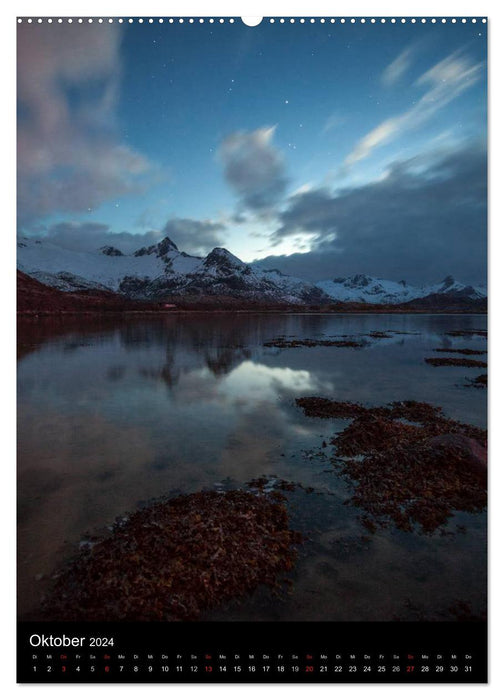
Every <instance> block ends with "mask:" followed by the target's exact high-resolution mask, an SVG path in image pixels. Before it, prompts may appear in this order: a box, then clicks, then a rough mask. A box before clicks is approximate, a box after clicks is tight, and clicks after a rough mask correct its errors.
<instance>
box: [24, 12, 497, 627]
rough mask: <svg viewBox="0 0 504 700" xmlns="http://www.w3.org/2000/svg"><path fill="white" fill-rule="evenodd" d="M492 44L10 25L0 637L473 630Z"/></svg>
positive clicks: (312, 26)
mask: <svg viewBox="0 0 504 700" xmlns="http://www.w3.org/2000/svg"><path fill="white" fill-rule="evenodd" d="M486 30H487V25H486V23H485V21H484V20H482V19H478V20H472V19H467V20H464V21H462V20H461V19H458V20H457V21H456V22H452V21H451V20H448V21H447V22H442V21H441V19H439V20H438V21H437V22H431V21H430V20H429V21H427V22H422V21H421V20H420V19H419V20H417V21H411V19H408V20H407V21H405V22H403V23H401V22H400V21H399V20H398V21H397V22H391V21H387V22H383V23H382V22H381V21H380V20H379V19H377V20H376V22H371V21H370V20H366V21H364V22H361V21H360V20H357V21H356V22H354V21H351V20H350V19H349V18H348V19H346V20H345V21H343V20H341V19H339V18H338V19H334V20H331V19H330V18H327V19H325V20H324V21H321V20H320V18H318V19H317V20H316V21H312V22H310V19H309V18H308V19H306V20H303V21H301V20H300V19H299V18H297V19H296V21H295V22H290V21H289V20H287V19H286V20H285V21H281V20H280V18H275V20H274V21H270V20H269V19H268V18H265V19H263V21H262V22H261V23H260V24H259V25H258V26H256V27H249V26H246V25H245V24H244V23H243V22H242V21H241V20H240V18H235V19H234V20H230V18H226V19H225V20H223V21H219V19H215V20H212V21H210V20H209V19H208V18H205V19H204V20H203V21H200V19H199V18H194V21H190V20H189V18H185V19H184V21H183V22H180V21H179V20H178V19H174V20H173V21H171V20H170V19H169V18H164V19H163V20H162V21H161V20H160V19H159V18H155V19H152V20H150V19H149V18H144V19H143V20H142V21H139V19H138V18H135V19H134V20H133V19H132V20H128V18H124V19H123V20H121V21H120V20H119V19H118V18H114V20H113V21H112V20H111V21H109V20H108V18H107V19H105V18H104V19H103V20H101V21H99V20H98V18H95V19H93V21H92V22H88V20H87V19H86V20H84V21H83V22H80V21H79V20H78V18H74V19H73V20H72V21H69V20H68V19H64V20H62V21H61V22H58V21H57V20H56V19H55V20H53V21H51V22H49V21H47V20H46V21H43V22H40V23H39V22H37V21H35V20H34V21H33V22H32V21H30V22H28V21H27V20H26V19H24V18H23V19H22V20H18V25H17V34H18V36H17V50H18V58H17V61H18V62H17V102H18V104H17V107H18V122H17V124H18V132H17V138H18V144H17V149H18V150H17V195H18V203H17V207H18V209H17V211H18V220H17V357H18V374H17V387H18V407H17V420H18V454H17V458H18V464H17V468H18V472H17V474H18V476H17V484H18V488H17V498H18V508H17V514H18V544H17V547H18V572H17V583H18V608H17V609H18V619H19V621H20V622H40V623H44V622H51V623H52V622H79V623H80V622H118V621H125V622H144V621H145V622H160V621H163V622H168V623H180V622H189V623H198V622H212V623H217V622H252V621H253V622H256V621H257V622H322V621H335V622H342V623H343V622H404V623H408V622H443V621H446V622H469V621H474V622H482V621H485V620H486V616H487V600H486V596H487V521H486V509H487V430H486V428H487V136H486V127H487V115H486V108H487V82H486V78H487V33H486Z"/></svg>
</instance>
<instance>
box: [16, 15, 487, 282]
mask: <svg viewBox="0 0 504 700" xmlns="http://www.w3.org/2000/svg"><path fill="white" fill-rule="evenodd" d="M486 97H487V95H486V25H485V24H483V23H482V22H481V20H478V22H477V23H476V24H473V23H471V22H470V21H468V23H466V24H462V23H461V22H460V20H459V21H458V22H457V23H456V24H451V23H448V24H441V23H439V21H438V23H437V24H435V25H433V24H430V23H428V24H420V23H419V22H417V23H416V24H414V25H412V24H411V23H407V24H405V25H403V24H400V23H396V24H391V23H390V22H387V23H386V24H385V25H382V24H380V23H377V24H373V25H372V24H370V23H369V22H367V23H366V24H360V23H356V24H351V23H350V22H349V20H347V22H346V23H345V24H341V23H340V22H339V20H338V21H337V22H336V23H335V24H331V23H330V22H329V20H326V22H325V24H320V23H319V22H317V23H315V24H310V23H309V22H307V23H305V24H299V23H296V24H294V25H292V24H289V23H285V24H280V23H279V22H278V21H277V22H275V24H270V23H269V22H268V21H267V20H263V22H262V23H261V25H260V26H259V27H255V28H250V27H246V26H244V25H243V24H242V22H241V21H240V20H239V19H237V20H236V21H235V23H234V24H229V23H226V24H223V25H221V24H219V23H218V22H215V23H214V24H209V23H208V22H205V23H204V24H203V25H200V24H198V23H195V24H191V25H190V24H188V23H187V21H186V22H185V23H184V24H178V23H174V24H169V23H168V21H167V20H165V22H164V23H163V24H159V23H157V21H156V23H155V24H148V23H147V21H146V22H144V23H143V24H138V22H135V23H134V24H133V25H128V24H122V25H119V24H118V23H117V22H115V23H114V24H112V25H110V24H102V25H99V24H97V23H96V22H95V23H93V24H92V25H78V24H76V23H73V24H72V25H68V24H64V25H58V24H52V25H49V24H47V23H45V24H43V25H36V24H32V25H28V24H27V23H26V22H24V23H23V24H20V25H18V98H19V99H18V102H19V104H18V114H19V117H18V230H19V233H21V234H22V235H30V236H38V237H41V236H47V237H49V238H51V239H53V240H55V241H57V242H59V243H60V244H61V245H64V246H66V247H69V248H73V249H77V250H93V249H96V248H98V247H100V246H102V245H104V244H105V243H112V244H113V245H116V246H118V247H119V248H121V249H122V250H123V251H124V252H131V251H133V250H135V249H136V248H139V247H140V246H142V245H145V244H146V243H151V242H154V241H156V240H159V239H160V238H162V237H163V236H164V235H169V236H170V237H171V238H172V239H173V240H174V241H175V243H177V245H178V246H179V248H180V249H181V250H185V251H186V252H188V253H193V254H198V255H204V254H206V253H208V252H209V251H210V250H211V249H212V248H213V247H215V246H224V247H226V248H228V249H229V250H231V251H232V252H233V253H234V254H235V255H237V256H239V257H240V258H241V259H243V260H246V261H252V260H254V259H258V258H266V257H267V258H268V260H267V264H268V266H270V267H278V268H280V269H281V270H283V271H285V272H288V273H291V274H296V275H297V276H302V277H306V278H308V279H312V280H318V279H326V278H331V277H335V276H342V275H350V274H355V273H360V272H364V273H368V274H374V275H376V276H380V277H385V278H389V279H395V280H398V279H406V280H407V281H409V282H412V283H418V282H434V281H439V280H440V279H441V278H443V277H444V276H446V275H447V274H453V275H455V276H456V277H457V278H459V279H460V280H461V281H466V282H471V283H478V282H482V281H484V279H485V277H486ZM287 256H288V257H287Z"/></svg>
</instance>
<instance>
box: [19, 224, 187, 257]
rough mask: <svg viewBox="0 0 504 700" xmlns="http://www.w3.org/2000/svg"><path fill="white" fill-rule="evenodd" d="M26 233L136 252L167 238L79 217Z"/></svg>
mask: <svg viewBox="0 0 504 700" xmlns="http://www.w3.org/2000/svg"><path fill="white" fill-rule="evenodd" d="M25 233H27V235H30V233H33V234H35V233H36V234H37V237H39V238H40V237H42V238H44V239H45V240H49V241H51V243H55V244H56V245H59V246H61V247H62V248H66V249H68V250H76V251H90V250H98V249H99V248H102V247H103V246H105V245H111V246H114V248H118V249H119V250H121V251H122V252H123V253H133V252H134V251H135V250H138V249H139V248H142V247H144V246H149V245H152V244H153V243H157V242H158V241H160V240H161V238H163V232H162V231H154V230H153V231H147V232H146V233H130V232H129V231H120V232H115V231H111V229H110V226H108V225H107V224H102V223H98V222H75V221H60V222H58V223H57V224H52V225H51V226H48V227H45V226H36V227H33V231H30V230H27V231H26V232H25ZM175 242H176V241H175Z"/></svg>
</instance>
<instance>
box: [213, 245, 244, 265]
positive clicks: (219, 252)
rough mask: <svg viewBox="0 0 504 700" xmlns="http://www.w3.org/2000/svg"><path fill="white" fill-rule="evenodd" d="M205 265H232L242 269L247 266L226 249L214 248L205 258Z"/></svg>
mask: <svg viewBox="0 0 504 700" xmlns="http://www.w3.org/2000/svg"><path fill="white" fill-rule="evenodd" d="M204 265H206V266H207V267H208V266H210V265H218V266H220V265H232V266H239V267H242V266H243V265H245V263H243V262H242V261H241V260H240V258H237V257H236V255H233V254H232V253H230V252H229V250H227V249H226V248H214V249H213V250H212V251H211V252H210V253H209V254H208V255H207V256H206V258H205V261H204Z"/></svg>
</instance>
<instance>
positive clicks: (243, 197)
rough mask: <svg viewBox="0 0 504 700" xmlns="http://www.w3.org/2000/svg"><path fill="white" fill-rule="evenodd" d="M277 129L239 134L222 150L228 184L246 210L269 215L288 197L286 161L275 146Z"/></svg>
mask: <svg viewBox="0 0 504 700" xmlns="http://www.w3.org/2000/svg"><path fill="white" fill-rule="evenodd" d="M274 133H275V127H265V128H262V129H256V130H255V131H237V132H234V133H233V134H230V135H229V136H227V137H226V138H225V139H224V140H223V142H222V144H221V147H220V149H219V156H220V159H221V162H222V164H223V166H224V176H225V178H226V181H227V182H228V183H229V185H230V186H231V187H232V189H233V190H234V191H235V192H236V194H237V195H238V197H239V199H240V204H241V206H242V207H243V208H245V209H248V210H251V211H253V212H255V213H258V214H267V213H268V212H269V210H271V208H272V207H273V206H274V205H275V204H276V203H277V202H279V201H280V199H281V198H282V196H283V195H284V193H285V188H286V186H287V178H286V175H285V165H284V160H283V158H282V156H281V154H280V153H279V151H278V150H277V149H276V148H275V147H274V146H273V144H272V140H273V136H274Z"/></svg>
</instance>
